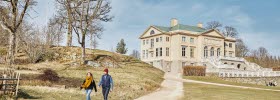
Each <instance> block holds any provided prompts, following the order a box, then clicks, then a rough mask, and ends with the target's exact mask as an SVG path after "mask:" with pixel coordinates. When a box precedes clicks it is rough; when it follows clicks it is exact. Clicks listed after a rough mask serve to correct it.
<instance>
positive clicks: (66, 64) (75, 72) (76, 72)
mask: <svg viewBox="0 0 280 100" xmlns="http://www.w3.org/2000/svg"><path fill="white" fill-rule="evenodd" d="M51 49H52V50H51V52H52V56H54V57H51V58H52V60H49V61H44V62H40V63H36V64H23V65H16V66H15V67H16V68H17V71H18V72H21V73H22V74H23V75H22V79H23V80H22V81H21V82H20V93H19V99H58V100H63V99H65V100H70V99H71V100H81V99H85V93H84V90H80V89H79V87H80V85H81V84H82V82H83V80H84V79H85V76H86V73H87V72H88V71H90V72H92V73H93V77H94V80H95V81H96V82H97V83H98V82H99V80H100V77H101V75H102V74H103V70H104V67H108V66H109V68H108V69H109V74H110V75H111V76H112V77H113V80H114V84H115V86H114V91H113V92H112V93H110V95H109V98H110V99H111V100H114V99H118V100H120V99H121V100H131V99H135V98H137V97H140V96H142V95H145V94H148V93H151V92H153V91H155V90H156V89H157V88H159V87H160V84H161V82H162V81H163V74H164V72H162V71H160V70H159V69H156V68H154V67H152V66H150V65H149V64H147V63H144V62H141V61H140V60H138V59H135V58H132V57H129V56H125V55H121V54H116V53H112V52H108V51H104V50H90V49H87V51H86V52H87V54H88V55H87V60H89V61H93V62H99V63H101V65H100V66H99V67H96V66H89V65H80V64H79V62H80V60H79V59H80V53H79V52H80V48H78V47H52V48H51ZM102 62H106V63H109V64H107V65H106V64H104V65H102ZM110 64H116V65H117V66H114V67H112V66H110ZM4 66H5V65H3V64H2V65H1V64H0V67H2V68H4ZM102 66H103V67H102ZM45 69H52V70H54V71H55V72H57V74H58V76H59V77H60V80H59V81H58V82H49V81H42V80H40V78H38V76H39V75H41V74H42V72H43V71H44V70H45ZM65 87H66V88H65ZM92 94H96V95H95V96H92V99H94V100H101V99H102V94H101V88H98V92H97V93H92Z"/></svg>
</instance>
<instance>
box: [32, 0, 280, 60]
mask: <svg viewBox="0 0 280 100" xmlns="http://www.w3.org/2000/svg"><path fill="white" fill-rule="evenodd" d="M279 4H280V0H111V6H112V11H111V12H110V15H112V16H114V19H113V21H111V22H104V23H102V25H103V26H104V29H105V30H104V31H103V32H102V34H103V35H102V37H101V39H100V40H99V46H98V49H103V50H108V51H111V50H112V48H115V47H116V45H117V43H118V42H119V41H120V39H122V38H123V39H124V40H125V42H126V44H127V47H128V50H129V53H130V52H131V51H132V50H134V49H135V50H139V49H140V40H139V39H138V38H139V36H140V35H141V34H142V33H143V32H144V31H145V30H146V29H147V28H148V27H149V26H150V25H161V26H169V25H170V19H171V18H177V19H178V20H179V23H180V24H186V25H197V23H199V22H201V23H203V24H204V25H206V23H207V22H209V21H219V22H221V23H222V24H223V25H228V26H233V27H235V28H236V29H237V31H238V32H239V37H240V38H242V39H243V41H244V42H245V43H246V44H247V45H248V47H249V48H250V49H257V48H258V47H261V46H262V47H265V48H267V50H268V51H269V53H270V54H272V55H278V56H280V44H279V43H280V39H279V37H280V11H279V9H280V6H279ZM33 9H34V11H31V12H30V13H31V14H30V15H31V16H32V19H30V20H29V21H30V22H32V23H34V24H35V25H37V26H39V27H42V26H44V25H47V22H48V19H49V18H51V17H52V16H53V15H54V14H55V11H56V5H55V4H54V0H38V4H37V6H35V7H33ZM73 42H75V43H74V44H77V42H76V41H75V40H74V41H73ZM62 44H63V45H64V44H66V41H64V42H63V43H62Z"/></svg>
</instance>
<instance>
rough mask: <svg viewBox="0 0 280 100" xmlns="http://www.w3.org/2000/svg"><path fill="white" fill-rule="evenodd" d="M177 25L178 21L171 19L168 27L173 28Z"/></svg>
mask: <svg viewBox="0 0 280 100" xmlns="http://www.w3.org/2000/svg"><path fill="white" fill-rule="evenodd" d="M178 24H179V23H178V20H177V19H176V18H172V19H171V22H170V26H171V27H173V26H176V25H178Z"/></svg>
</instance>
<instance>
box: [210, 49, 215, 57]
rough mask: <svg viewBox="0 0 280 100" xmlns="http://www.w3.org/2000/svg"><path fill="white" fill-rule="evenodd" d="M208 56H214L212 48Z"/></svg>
mask: <svg viewBox="0 0 280 100" xmlns="http://www.w3.org/2000/svg"><path fill="white" fill-rule="evenodd" d="M210 56H214V47H212V48H211V49H210Z"/></svg>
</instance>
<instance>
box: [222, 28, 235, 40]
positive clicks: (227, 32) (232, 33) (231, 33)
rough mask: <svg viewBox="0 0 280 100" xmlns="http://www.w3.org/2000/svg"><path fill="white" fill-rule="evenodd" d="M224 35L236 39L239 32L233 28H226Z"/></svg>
mask: <svg viewBox="0 0 280 100" xmlns="http://www.w3.org/2000/svg"><path fill="white" fill-rule="evenodd" d="M223 34H224V36H226V37H233V38H236V37H237V36H238V32H237V30H236V29H235V28H234V27H232V26H225V27H224V32H223Z"/></svg>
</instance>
